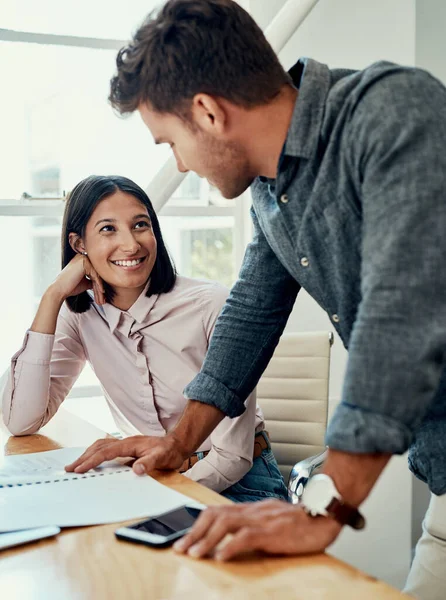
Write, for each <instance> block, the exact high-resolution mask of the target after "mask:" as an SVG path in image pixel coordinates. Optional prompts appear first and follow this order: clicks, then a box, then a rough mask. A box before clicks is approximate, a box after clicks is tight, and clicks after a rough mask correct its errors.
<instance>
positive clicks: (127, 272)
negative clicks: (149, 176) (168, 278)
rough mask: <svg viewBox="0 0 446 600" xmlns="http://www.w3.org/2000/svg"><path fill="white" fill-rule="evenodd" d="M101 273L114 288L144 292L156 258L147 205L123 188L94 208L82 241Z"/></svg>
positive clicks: (98, 271) (121, 290)
mask: <svg viewBox="0 0 446 600" xmlns="http://www.w3.org/2000/svg"><path fill="white" fill-rule="evenodd" d="M82 241H83V246H84V248H85V251H86V252H87V253H88V258H89V260H90V262H91V264H92V265H93V267H94V269H95V270H96V272H97V273H98V275H99V276H100V277H101V279H103V280H104V281H105V282H107V283H109V284H110V285H111V286H113V288H115V291H116V293H117V294H118V295H119V293H120V292H123V291H124V290H130V289H132V290H134V291H135V293H136V292H137V293H138V294H139V293H141V291H142V290H143V288H144V286H145V285H146V283H147V280H148V279H149V277H150V273H151V272H152V269H153V265H154V264H155V260H156V238H155V235H154V233H153V231H152V225H151V221H150V217H149V214H148V212H147V208H146V207H145V206H144V204H141V202H140V201H139V200H138V199H137V198H135V197H134V196H132V195H131V194H128V193H126V192H121V191H120V190H119V191H117V192H115V193H114V194H113V195H112V196H108V197H107V198H104V200H101V202H99V204H98V205H97V206H96V208H95V209H94V211H93V213H92V215H91V217H90V219H89V221H88V223H87V227H86V229H85V237H84V239H83V240H82Z"/></svg>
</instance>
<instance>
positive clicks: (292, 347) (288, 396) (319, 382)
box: [257, 331, 333, 481]
mask: <svg viewBox="0 0 446 600" xmlns="http://www.w3.org/2000/svg"><path fill="white" fill-rule="evenodd" d="M332 339H333V338H332V334H331V333H329V332H328V331H323V332H310V333H286V334H283V335H282V337H281V339H280V341H279V344H278V345H277V348H276V350H275V352H274V355H273V357H272V359H271V361H270V363H269V365H268V367H267V368H266V370H265V372H264V373H263V375H262V377H261V379H260V381H259V383H258V385H257V402H258V403H259V405H260V407H261V408H262V410H263V413H264V415H265V422H266V423H265V425H266V429H267V430H268V431H269V434H270V439H271V444H272V448H273V451H274V454H275V456H276V459H277V462H278V464H279V467H280V470H281V472H282V475H283V476H284V478H285V481H288V477H289V474H290V471H291V469H292V467H293V465H294V464H295V463H296V462H298V461H300V460H302V459H304V458H307V457H308V456H311V455H313V454H318V453H319V452H322V451H323V450H324V447H325V446H324V437H325V430H326V427H327V412H328V379H329V370H330V348H331V344H332Z"/></svg>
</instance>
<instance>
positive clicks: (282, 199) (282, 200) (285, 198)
mask: <svg viewBox="0 0 446 600" xmlns="http://www.w3.org/2000/svg"><path fill="white" fill-rule="evenodd" d="M280 201H281V202H282V204H287V203H288V196H287V195H286V194H282V195H281V196H280Z"/></svg>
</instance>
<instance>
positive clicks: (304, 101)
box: [282, 58, 330, 159]
mask: <svg viewBox="0 0 446 600" xmlns="http://www.w3.org/2000/svg"><path fill="white" fill-rule="evenodd" d="M299 72H300V80H299V81H298V82H295V84H298V85H297V87H298V89H299V94H298V96H297V100H296V104H295V106H294V111H293V115H292V118H291V123H290V126H289V128H288V134H287V138H286V140H285V144H284V147H283V151H282V154H283V155H285V156H294V157H301V158H307V159H309V158H311V157H313V156H314V155H315V153H316V151H317V147H318V143H319V135H320V130H321V126H322V119H323V116H324V110H325V102H326V99H327V95H328V92H329V89H330V70H329V68H328V67H327V65H324V64H322V63H318V62H316V61H315V60H312V59H310V58H302V59H300V60H299V61H298V62H297V63H296V64H295V65H294V66H293V67H292V68H291V69H290V74H293V75H295V76H297V78H299Z"/></svg>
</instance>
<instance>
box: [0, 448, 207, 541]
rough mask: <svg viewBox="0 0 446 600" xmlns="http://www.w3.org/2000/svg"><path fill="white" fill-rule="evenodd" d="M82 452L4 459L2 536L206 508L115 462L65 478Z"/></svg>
mask: <svg viewBox="0 0 446 600" xmlns="http://www.w3.org/2000/svg"><path fill="white" fill-rule="evenodd" d="M84 451H85V448H61V449H60V450H51V451H49V452H38V453H35V454H21V455H14V456H6V457H5V458H4V462H3V464H2V465H1V466H0V532H6V531H14V530H17V529H28V528H31V527H44V526H47V525H57V526H59V527H76V526H79V525H98V524H103V523H113V522H117V521H126V520H129V519H139V518H144V517H153V516H156V515H158V514H160V513H163V512H166V511H169V510H173V509H176V508H179V507H180V506H185V505H186V504H187V505H190V506H197V507H199V508H204V507H203V505H201V504H199V503H197V502H196V501H194V500H191V498H188V497H187V496H184V495H183V494H180V493H179V492H176V491H175V490H172V489H170V488H168V487H166V486H164V485H162V484H161V483H159V482H158V481H156V480H155V479H153V478H152V477H149V476H147V475H146V476H142V477H140V476H138V475H135V474H134V473H133V471H132V469H131V468H130V467H126V466H123V465H122V464H120V463H119V462H117V461H108V462H106V463H104V464H103V465H101V466H99V467H97V468H96V469H92V470H91V471H89V472H88V473H84V474H82V475H81V474H78V473H66V472H65V470H64V467H65V465H67V464H70V463H71V462H73V461H74V460H76V458H78V457H79V456H80V455H81V454H82V453H83V452H84Z"/></svg>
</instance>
